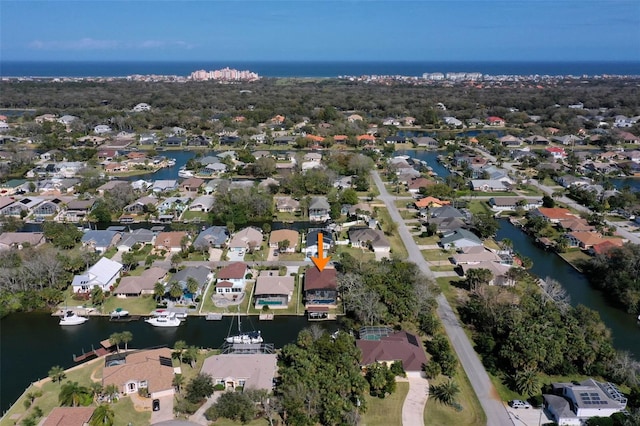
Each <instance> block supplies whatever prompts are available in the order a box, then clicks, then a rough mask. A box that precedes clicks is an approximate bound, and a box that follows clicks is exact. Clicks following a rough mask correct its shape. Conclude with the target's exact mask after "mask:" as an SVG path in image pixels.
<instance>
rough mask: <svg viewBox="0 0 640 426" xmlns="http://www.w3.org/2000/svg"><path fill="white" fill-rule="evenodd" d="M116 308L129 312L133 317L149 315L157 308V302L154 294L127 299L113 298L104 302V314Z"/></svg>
mask: <svg viewBox="0 0 640 426" xmlns="http://www.w3.org/2000/svg"><path fill="white" fill-rule="evenodd" d="M116 308H122V309H124V310H125V311H129V313H130V314H131V315H149V313H150V312H151V311H153V310H154V309H155V308H156V301H155V299H154V298H153V295H152V294H149V295H144V296H139V297H127V298H126V299H119V298H117V297H115V296H111V297H109V298H108V299H107V300H106V301H105V302H104V305H103V306H102V313H103V314H108V313H109V312H111V311H113V310H114V309H116Z"/></svg>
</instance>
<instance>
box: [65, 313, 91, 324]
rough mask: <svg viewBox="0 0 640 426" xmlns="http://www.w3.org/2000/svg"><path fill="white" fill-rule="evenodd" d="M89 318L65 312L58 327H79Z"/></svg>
mask: <svg viewBox="0 0 640 426" xmlns="http://www.w3.org/2000/svg"><path fill="white" fill-rule="evenodd" d="M88 320H89V318H87V317H81V316H80V315H76V313H75V312H73V311H66V312H65V313H64V314H63V315H61V316H60V325H80V324H84V323H85V322H87V321H88Z"/></svg>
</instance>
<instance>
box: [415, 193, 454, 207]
mask: <svg viewBox="0 0 640 426" xmlns="http://www.w3.org/2000/svg"><path fill="white" fill-rule="evenodd" d="M414 204H415V206H416V208H417V209H425V208H434V207H442V206H446V205H449V204H451V201H448V200H441V199H439V198H436V197H431V196H429V197H424V198H421V199H419V200H418V201H416V202H415V203H414Z"/></svg>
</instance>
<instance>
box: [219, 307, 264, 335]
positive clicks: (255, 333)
mask: <svg viewBox="0 0 640 426" xmlns="http://www.w3.org/2000/svg"><path fill="white" fill-rule="evenodd" d="M232 324H233V323H232ZM226 340H227V343H232V344H244V345H249V344H259V343H262V342H263V340H262V334H261V332H260V330H258V331H250V332H245V333H243V332H242V327H241V321H240V306H239V305H238V334H236V335H235V336H228V337H227V339H226Z"/></svg>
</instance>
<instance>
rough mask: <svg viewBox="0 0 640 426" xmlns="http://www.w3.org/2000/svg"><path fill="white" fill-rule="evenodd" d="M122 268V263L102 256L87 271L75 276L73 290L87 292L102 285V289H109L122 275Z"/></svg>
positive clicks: (72, 284)
mask: <svg viewBox="0 0 640 426" xmlns="http://www.w3.org/2000/svg"><path fill="white" fill-rule="evenodd" d="M121 270H122V263H119V262H116V261H115V260H111V259H108V258H106V257H102V258H100V260H98V262H97V263H96V264H95V265H93V266H92V267H91V268H89V270H87V272H85V273H84V274H82V275H76V276H75V277H73V282H72V283H71V286H72V287H73V292H74V293H86V292H89V291H91V290H92V289H93V288H94V287H100V288H101V289H102V291H109V290H110V288H111V286H113V285H114V284H115V283H116V280H117V279H118V278H119V277H120V271H121Z"/></svg>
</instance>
